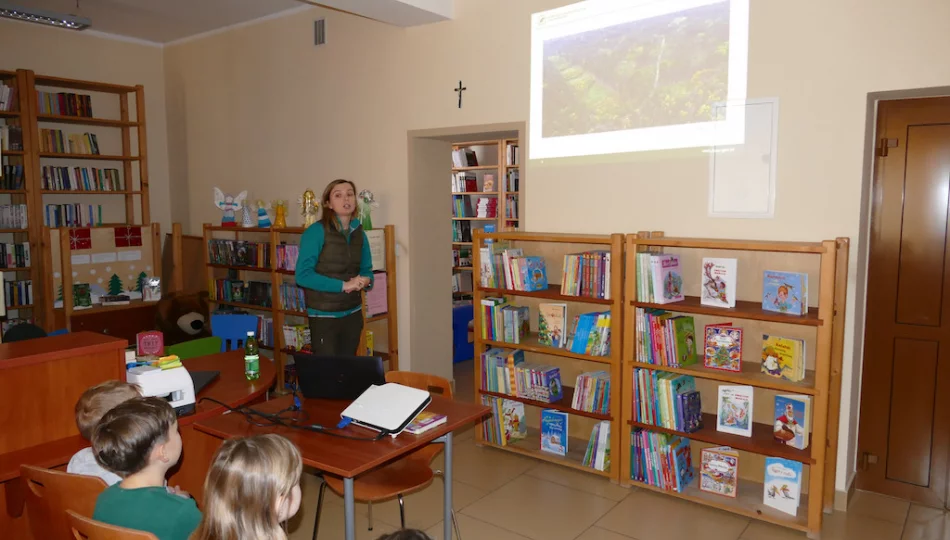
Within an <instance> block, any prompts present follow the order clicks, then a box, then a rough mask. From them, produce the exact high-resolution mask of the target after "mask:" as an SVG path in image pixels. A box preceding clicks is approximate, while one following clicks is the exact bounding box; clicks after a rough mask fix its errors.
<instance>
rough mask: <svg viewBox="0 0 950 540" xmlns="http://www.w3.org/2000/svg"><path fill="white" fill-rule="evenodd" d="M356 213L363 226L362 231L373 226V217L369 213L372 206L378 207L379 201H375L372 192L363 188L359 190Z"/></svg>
mask: <svg viewBox="0 0 950 540" xmlns="http://www.w3.org/2000/svg"><path fill="white" fill-rule="evenodd" d="M357 205H358V208H357V210H358V213H357V217H358V218H359V220H360V225H362V226H363V230H364V231H368V230H370V229H372V228H373V218H372V216H371V215H370V212H371V209H372V208H379V203H378V202H376V196H375V195H373V192H372V191H370V190H368V189H364V190H363V191H360V194H359V196H358V197H357Z"/></svg>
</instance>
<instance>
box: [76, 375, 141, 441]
mask: <svg viewBox="0 0 950 540" xmlns="http://www.w3.org/2000/svg"><path fill="white" fill-rule="evenodd" d="M140 396H141V393H140V392H139V387H138V386H137V385H134V384H130V383H127V382H122V381H106V382H104V383H99V384H97V385H95V386H93V387H91V388H89V389H88V390H86V391H85V392H83V394H82V395H81V396H79V401H77V402H76V426H77V427H79V433H80V434H82V436H83V437H84V438H85V439H86V440H87V441H91V440H92V431H93V430H94V429H96V424H98V423H99V420H102V417H103V415H105V414H106V413H107V412H109V411H110V410H111V409H112V408H113V407H115V406H116V405H118V404H119V403H122V402H123V401H128V400H130V399H132V398H137V397H140Z"/></svg>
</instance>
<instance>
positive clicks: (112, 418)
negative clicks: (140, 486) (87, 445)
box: [92, 397, 181, 478]
mask: <svg viewBox="0 0 950 540" xmlns="http://www.w3.org/2000/svg"><path fill="white" fill-rule="evenodd" d="M92 451H93V453H94V454H95V456H96V461H98V462H99V463H100V464H101V465H102V466H103V467H105V468H106V469H108V470H110V471H112V472H114V473H116V474H117V475H119V476H121V477H122V478H125V477H127V476H129V475H132V474H136V473H138V472H141V471H142V470H143V469H145V468H146V467H149V466H153V467H157V468H159V469H162V470H163V471H167V470H168V469H171V468H172V467H174V466H175V464H176V463H178V460H179V459H180V458H181V435H180V434H179V433H178V418H177V417H176V416H175V410H174V409H172V406H171V405H169V404H168V402H167V401H165V400H164V399H162V398H157V397H138V398H134V399H130V400H128V401H125V402H123V403H120V404H118V405H116V406H115V407H114V408H113V409H112V410H111V411H109V412H107V413H106V414H105V416H103V417H102V420H100V421H99V424H98V425H97V426H96V429H95V430H94V431H93V432H92Z"/></svg>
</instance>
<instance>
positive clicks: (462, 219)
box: [452, 217, 498, 221]
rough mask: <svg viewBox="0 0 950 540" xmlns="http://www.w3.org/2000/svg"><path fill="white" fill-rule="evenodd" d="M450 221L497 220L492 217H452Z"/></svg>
mask: <svg viewBox="0 0 950 540" xmlns="http://www.w3.org/2000/svg"><path fill="white" fill-rule="evenodd" d="M452 221H498V218H493V217H454V218H452Z"/></svg>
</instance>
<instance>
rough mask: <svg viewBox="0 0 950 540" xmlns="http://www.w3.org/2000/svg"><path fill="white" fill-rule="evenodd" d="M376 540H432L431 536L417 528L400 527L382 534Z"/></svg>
mask: <svg viewBox="0 0 950 540" xmlns="http://www.w3.org/2000/svg"><path fill="white" fill-rule="evenodd" d="M376 540H432V537H431V536H429V535H428V534H426V533H424V532H422V531H420V530H419V529H401V530H398V531H396V532H391V533H389V534H384V535H382V536H380V537H379V538H377V539H376Z"/></svg>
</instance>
